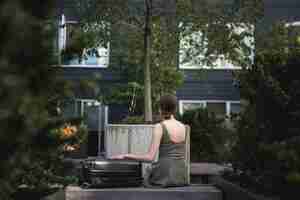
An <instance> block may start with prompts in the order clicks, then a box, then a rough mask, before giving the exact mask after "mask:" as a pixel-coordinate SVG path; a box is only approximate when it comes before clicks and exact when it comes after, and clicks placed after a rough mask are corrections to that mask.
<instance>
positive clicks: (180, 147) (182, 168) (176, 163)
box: [149, 119, 187, 187]
mask: <svg viewBox="0 0 300 200" xmlns="http://www.w3.org/2000/svg"><path fill="white" fill-rule="evenodd" d="M161 126H162V130H163V134H162V138H161V144H160V146H159V159H158V162H157V163H155V164H154V165H153V169H152V173H151V175H150V177H149V183H150V184H151V185H155V186H160V187H167V186H182V185H186V184H187V180H186V176H185V172H186V163H185V151H186V144H185V126H184V125H183V124H182V123H180V122H179V121H177V120H175V119H171V120H165V121H164V122H162V123H161Z"/></svg>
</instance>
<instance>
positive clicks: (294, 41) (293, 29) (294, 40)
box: [286, 21, 300, 48]
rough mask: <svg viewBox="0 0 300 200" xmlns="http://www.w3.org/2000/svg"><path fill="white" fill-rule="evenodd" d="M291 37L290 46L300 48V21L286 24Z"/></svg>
mask: <svg viewBox="0 0 300 200" xmlns="http://www.w3.org/2000/svg"><path fill="white" fill-rule="evenodd" d="M286 27H287V28H288V36H289V39H290V41H289V42H290V43H289V48H299V46H300V21H299V22H293V23H288V24H286Z"/></svg>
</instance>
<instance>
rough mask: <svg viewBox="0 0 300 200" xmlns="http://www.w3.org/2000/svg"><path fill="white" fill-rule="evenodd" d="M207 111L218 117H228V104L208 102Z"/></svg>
mask: <svg viewBox="0 0 300 200" xmlns="http://www.w3.org/2000/svg"><path fill="white" fill-rule="evenodd" d="M207 110H208V111H209V112H213V113H215V115H216V117H225V116H226V103H225V102H224V103H223V102H222V103H209V102H207Z"/></svg>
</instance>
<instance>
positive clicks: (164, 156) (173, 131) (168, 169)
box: [112, 95, 187, 187]
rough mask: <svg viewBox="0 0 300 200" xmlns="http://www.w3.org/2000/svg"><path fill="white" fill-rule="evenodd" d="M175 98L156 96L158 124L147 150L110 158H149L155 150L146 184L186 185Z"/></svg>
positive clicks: (181, 126)
mask: <svg viewBox="0 0 300 200" xmlns="http://www.w3.org/2000/svg"><path fill="white" fill-rule="evenodd" d="M176 105H177V99H176V97H175V96H173V95H165V96H162V97H161V99H160V114H161V117H162V119H163V120H162V121H161V123H158V124H156V125H155V128H154V132H153V137H152V142H151V145H150V148H149V151H148V153H146V154H143V155H138V154H122V155H117V156H113V157H112V159H134V160H144V161H153V160H154V159H155V155H156V153H157V151H158V150H159V159H158V162H157V163H153V168H152V171H151V173H150V176H149V178H148V180H147V181H146V186H159V187H169V186H182V185H186V184H187V180H186V178H187V177H186V175H185V174H186V163H185V160H184V155H185V148H186V147H185V126H184V124H182V123H181V122H179V121H177V120H176V119H175V117H174V115H175V112H176Z"/></svg>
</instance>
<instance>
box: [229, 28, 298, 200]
mask: <svg viewBox="0 0 300 200" xmlns="http://www.w3.org/2000/svg"><path fill="white" fill-rule="evenodd" d="M291 33H294V32H293V30H292V27H286V26H285V25H284V24H283V23H279V24H276V25H274V26H273V28H272V31H271V32H268V33H266V35H265V38H266V39H265V40H262V41H261V44H260V45H259V47H258V49H257V55H256V62H255V64H254V65H253V66H251V67H250V68H248V69H247V70H244V71H242V72H240V73H239V74H238V78H239V80H240V84H241V85H240V87H241V94H242V96H243V97H244V98H245V99H246V100H248V106H247V107H246V109H245V112H243V113H241V115H240V116H239V117H238V118H237V120H236V130H237V142H236V145H235V147H234V150H233V166H234V168H235V169H236V171H239V170H240V171H241V173H242V175H243V176H245V177H247V179H251V182H252V184H251V185H252V186H251V187H253V186H255V188H256V189H257V190H259V191H260V192H262V193H266V194H269V195H273V194H276V195H279V196H281V197H282V198H286V197H287V195H289V194H290V193H296V192H297V189H296V188H297V187H299V182H298V176H299V170H300V151H299V138H298V137H299V131H300V127H299V120H300V106H299V105H300V104H299V100H300V99H299V97H300V96H299V94H300V93H299V92H298V91H299V89H298V88H299V86H300V85H299V84H300V81H299V77H298V76H297V75H296V74H297V72H296V71H297V68H298V67H299V63H300V59H299V55H300V54H299V53H300V51H299V44H298V43H297V40H294V39H295V37H291V35H292V34H291ZM294 34H295V33H294ZM298 34H299V32H298V33H296V36H297V35H298ZM244 181H245V180H244Z"/></svg>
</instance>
